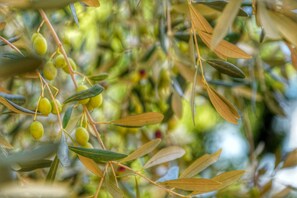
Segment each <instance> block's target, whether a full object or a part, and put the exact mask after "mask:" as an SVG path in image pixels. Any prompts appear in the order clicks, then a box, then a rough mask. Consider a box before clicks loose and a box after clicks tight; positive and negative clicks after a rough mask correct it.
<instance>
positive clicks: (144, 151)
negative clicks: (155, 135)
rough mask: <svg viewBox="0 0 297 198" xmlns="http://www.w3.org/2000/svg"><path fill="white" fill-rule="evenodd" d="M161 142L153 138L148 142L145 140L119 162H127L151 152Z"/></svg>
mask: <svg viewBox="0 0 297 198" xmlns="http://www.w3.org/2000/svg"><path fill="white" fill-rule="evenodd" d="M160 142H161V139H154V140H152V141H150V142H147V143H146V144H144V145H142V146H141V147H139V148H138V149H136V150H135V151H133V152H132V153H131V154H129V155H128V156H127V157H125V158H124V159H122V160H120V162H121V163H124V162H128V161H131V160H135V159H137V158H140V157H142V156H144V155H146V154H148V153H150V152H152V151H153V150H154V149H155V148H156V147H157V146H158V145H159V144H160Z"/></svg>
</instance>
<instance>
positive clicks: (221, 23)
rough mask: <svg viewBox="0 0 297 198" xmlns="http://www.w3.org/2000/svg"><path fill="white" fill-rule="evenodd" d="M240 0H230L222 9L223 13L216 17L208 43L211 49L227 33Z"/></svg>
mask: <svg viewBox="0 0 297 198" xmlns="http://www.w3.org/2000/svg"><path fill="white" fill-rule="evenodd" d="M241 2H242V0H230V1H229V3H228V4H227V5H226V7H225V8H224V10H223V13H222V14H221V15H220V17H219V18H218V22H217V24H216V26H215V28H214V31H213V34H212V40H211V43H210V47H211V49H215V48H216V47H217V45H218V44H219V43H220V42H221V41H222V40H223V38H224V37H225V36H226V35H227V32H228V29H229V28H230V26H231V25H232V23H233V21H234V19H235V16H236V15H237V13H238V11H239V8H240V5H241Z"/></svg>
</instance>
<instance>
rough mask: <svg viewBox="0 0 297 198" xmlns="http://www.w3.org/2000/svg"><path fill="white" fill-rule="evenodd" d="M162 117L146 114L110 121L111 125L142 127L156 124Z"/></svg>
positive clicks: (154, 113) (157, 114) (159, 114)
mask: <svg viewBox="0 0 297 198" xmlns="http://www.w3.org/2000/svg"><path fill="white" fill-rule="evenodd" d="M163 118H164V116H163V115H162V114H161V113H158V112H148V113H142V114H138V115H131V116H127V117H125V118H121V119H119V120H114V121H111V122H110V123H111V124H114V125H118V126H123V127H142V126H144V125H150V124H158V123H160V122H161V121H162V120H163Z"/></svg>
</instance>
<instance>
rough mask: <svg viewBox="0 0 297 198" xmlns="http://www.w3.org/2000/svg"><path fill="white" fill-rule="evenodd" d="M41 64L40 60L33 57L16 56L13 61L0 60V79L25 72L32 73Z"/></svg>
mask: <svg viewBox="0 0 297 198" xmlns="http://www.w3.org/2000/svg"><path fill="white" fill-rule="evenodd" d="M42 64H43V61H42V59H41V58H38V57H34V56H28V57H19V56H17V57H16V58H15V59H13V60H11V59H9V60H7V59H5V60H0V78H2V77H10V76H15V75H18V74H23V73H26V72H33V71H35V70H36V69H37V68H38V67H40V66H41V65H42Z"/></svg>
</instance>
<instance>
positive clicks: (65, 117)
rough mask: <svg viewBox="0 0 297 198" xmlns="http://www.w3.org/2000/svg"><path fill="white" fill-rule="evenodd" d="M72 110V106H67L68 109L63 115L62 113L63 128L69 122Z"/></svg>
mask: <svg viewBox="0 0 297 198" xmlns="http://www.w3.org/2000/svg"><path fill="white" fill-rule="evenodd" d="M72 110H73V106H71V107H68V109H67V110H66V112H65V115H64V117H63V121H62V122H63V123H62V124H63V128H64V129H65V128H66V127H67V124H68V122H69V120H70V118H71V114H72Z"/></svg>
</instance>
